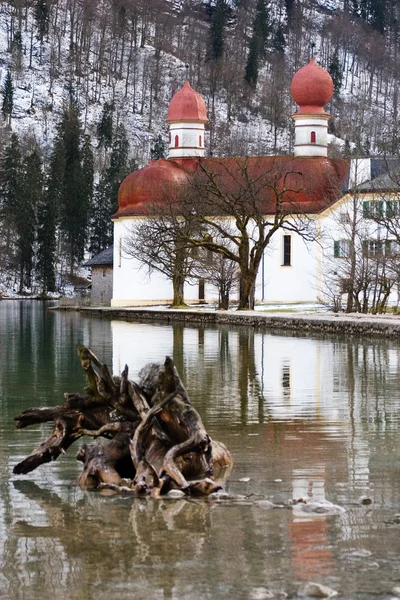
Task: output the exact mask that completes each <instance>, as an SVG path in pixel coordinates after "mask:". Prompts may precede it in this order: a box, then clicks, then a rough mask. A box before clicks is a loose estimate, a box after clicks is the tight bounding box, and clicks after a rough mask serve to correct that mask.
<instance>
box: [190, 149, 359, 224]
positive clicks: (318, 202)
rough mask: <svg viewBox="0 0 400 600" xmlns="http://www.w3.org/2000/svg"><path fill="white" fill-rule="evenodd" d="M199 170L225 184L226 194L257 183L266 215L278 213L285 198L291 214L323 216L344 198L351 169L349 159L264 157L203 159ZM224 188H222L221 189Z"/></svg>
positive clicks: (200, 160)
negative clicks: (277, 208) (328, 208)
mask: <svg viewBox="0 0 400 600" xmlns="http://www.w3.org/2000/svg"><path fill="white" fill-rule="evenodd" d="M199 166H200V168H201V169H204V171H205V172H206V173H212V174H215V175H216V177H217V180H218V178H220V179H221V181H223V187H224V189H225V190H226V191H228V190H232V192H233V194H235V193H237V192H235V188H238V186H239V185H242V186H245V185H246V184H245V178H248V179H249V180H250V181H257V184H256V186H255V187H254V189H256V188H258V190H259V191H258V195H259V202H260V203H261V207H262V211H263V212H264V213H265V214H274V213H275V212H276V199H277V197H278V198H279V199H281V198H283V205H282V209H283V210H284V211H285V212H288V213H295V212H301V213H303V214H313V213H319V212H321V211H323V210H325V209H326V208H327V207H328V206H330V205H331V204H333V203H334V202H335V201H336V200H338V199H339V197H340V196H341V195H342V189H343V186H344V183H345V180H346V177H347V173H348V169H349V161H348V160H346V159H339V158H336V159H330V158H324V157H304V158H303V157H293V156H260V157H251V158H221V159H220V158H201V159H199ZM221 187H222V186H221Z"/></svg>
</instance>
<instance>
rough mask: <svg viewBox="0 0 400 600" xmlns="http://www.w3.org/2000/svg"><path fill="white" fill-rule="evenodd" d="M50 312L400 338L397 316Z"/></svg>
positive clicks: (132, 310)
mask: <svg viewBox="0 0 400 600" xmlns="http://www.w3.org/2000/svg"><path fill="white" fill-rule="evenodd" d="M49 310H52V311H54V310H55V311H65V312H80V313H81V314H82V315H85V316H89V317H96V318H101V319H103V318H106V319H115V320H120V321H144V322H157V323H172V322H181V323H186V324H191V323H192V324H196V325H198V324H203V325H242V326H243V325H244V326H247V327H257V328H262V329H265V330H275V329H276V330H278V329H279V330H281V331H282V330H283V331H291V332H299V333H307V332H315V333H340V334H343V333H346V334H349V335H371V336H378V337H387V338H391V339H393V338H394V339H400V315H364V314H358V313H352V314H347V313H332V312H298V313H294V312H293V313H287V312H276V313H268V312H266V311H257V310H255V311H240V312H239V311H218V310H207V309H196V308H191V309H184V310H177V309H150V308H138V307H132V308H112V307H95V306H94V307H88V306H81V307H79V306H54V307H50V308H49Z"/></svg>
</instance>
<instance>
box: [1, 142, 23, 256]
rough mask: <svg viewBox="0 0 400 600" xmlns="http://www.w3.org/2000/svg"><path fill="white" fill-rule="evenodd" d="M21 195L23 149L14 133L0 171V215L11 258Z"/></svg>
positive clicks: (6, 245)
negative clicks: (21, 149)
mask: <svg viewBox="0 0 400 600" xmlns="http://www.w3.org/2000/svg"><path fill="white" fill-rule="evenodd" d="M21 195H22V170H21V151H20V146H19V140H18V136H17V135H16V134H15V133H13V134H12V136H11V139H10V143H9V144H8V145H7V146H6V148H5V150H4V155H3V160H2V163H1V171H0V216H1V220H2V222H3V230H4V232H5V248H6V254H7V255H8V256H9V258H10V259H11V256H12V246H13V245H14V242H15V235H16V222H15V215H16V209H17V204H18V202H19V199H20V196H21Z"/></svg>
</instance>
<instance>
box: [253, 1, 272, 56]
mask: <svg viewBox="0 0 400 600" xmlns="http://www.w3.org/2000/svg"><path fill="white" fill-rule="evenodd" d="M269 33H270V25H269V14H268V7H267V2H266V0H257V6H256V16H255V19H254V24H253V36H255V37H256V38H257V41H258V50H259V56H260V58H265V53H266V46H267V42H268V36H269Z"/></svg>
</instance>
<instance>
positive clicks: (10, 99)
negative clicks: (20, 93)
mask: <svg viewBox="0 0 400 600" xmlns="http://www.w3.org/2000/svg"><path fill="white" fill-rule="evenodd" d="M1 93H2V96H3V104H2V111H3V115H4V119H5V120H7V121H8V123H11V113H12V109H13V105H14V90H13V83H12V77H11V71H10V70H8V71H7V75H6V78H5V81H4V84H3V87H2V89H1Z"/></svg>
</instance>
